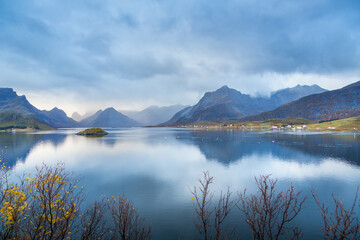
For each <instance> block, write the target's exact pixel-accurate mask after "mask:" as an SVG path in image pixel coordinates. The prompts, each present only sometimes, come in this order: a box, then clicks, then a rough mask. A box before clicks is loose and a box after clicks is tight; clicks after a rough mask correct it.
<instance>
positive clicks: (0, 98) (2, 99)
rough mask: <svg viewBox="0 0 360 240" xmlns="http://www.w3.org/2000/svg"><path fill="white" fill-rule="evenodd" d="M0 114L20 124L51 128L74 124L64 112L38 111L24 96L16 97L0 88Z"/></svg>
mask: <svg viewBox="0 0 360 240" xmlns="http://www.w3.org/2000/svg"><path fill="white" fill-rule="evenodd" d="M0 112H1V113H2V118H3V120H2V121H3V122H4V121H5V120H4V119H9V118H10V119H11V118H12V119H16V121H17V122H19V121H20V122H21V123H22V124H25V123H29V124H30V125H33V122H34V123H35V122H36V123H38V124H40V123H42V124H44V125H48V126H51V127H73V126H76V122H75V121H74V120H73V119H71V118H68V117H67V116H66V114H65V112H64V111H62V110H60V109H58V108H54V109H52V110H51V111H45V110H44V111H40V110H39V109H37V108H36V107H34V106H33V105H31V104H30V103H29V101H28V100H27V99H26V97H25V96H18V95H17V94H16V92H15V91H14V90H13V89H11V88H0Z"/></svg>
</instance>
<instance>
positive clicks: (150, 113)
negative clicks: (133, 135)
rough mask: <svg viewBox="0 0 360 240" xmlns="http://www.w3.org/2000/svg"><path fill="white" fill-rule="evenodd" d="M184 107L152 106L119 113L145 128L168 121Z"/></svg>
mask: <svg viewBox="0 0 360 240" xmlns="http://www.w3.org/2000/svg"><path fill="white" fill-rule="evenodd" d="M185 107H187V106H185V105H181V104H177V105H171V106H164V107H159V106H155V105H152V106H150V107H147V108H145V109H144V110H141V111H120V112H122V113H123V114H125V115H126V116H128V117H130V118H132V119H134V120H135V121H137V122H139V123H140V124H142V125H145V126H155V125H158V124H160V123H163V122H165V121H167V120H169V119H170V118H171V117H172V116H174V114H175V113H177V112H178V111H180V110H181V109H184V108H185Z"/></svg>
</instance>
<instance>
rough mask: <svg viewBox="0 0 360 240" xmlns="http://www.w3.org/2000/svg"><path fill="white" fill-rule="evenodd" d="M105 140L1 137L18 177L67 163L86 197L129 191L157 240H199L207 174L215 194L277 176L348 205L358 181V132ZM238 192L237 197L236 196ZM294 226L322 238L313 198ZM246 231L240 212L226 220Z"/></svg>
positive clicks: (151, 133) (143, 135)
mask: <svg viewBox="0 0 360 240" xmlns="http://www.w3.org/2000/svg"><path fill="white" fill-rule="evenodd" d="M106 130H107V131H108V132H109V133H110V134H109V135H107V136H105V137H103V138H87V137H82V136H76V135H74V134H75V133H76V132H78V131H79V129H62V130H56V131H48V132H35V133H16V134H11V133H10V134H7V133H1V134H0V148H2V149H5V153H6V158H7V160H8V161H9V162H10V164H11V165H12V166H13V168H14V169H15V170H16V171H17V172H18V173H21V172H31V171H33V169H34V167H35V165H38V164H40V163H41V162H46V163H49V164H54V163H56V161H59V160H60V161H63V162H65V163H66V166H67V168H68V169H70V170H72V171H74V172H75V173H76V174H78V175H81V176H82V184H83V185H84V187H85V189H86V192H87V194H88V198H87V199H88V200H92V199H96V198H99V197H100V196H101V195H107V196H111V195H116V194H117V193H122V194H125V195H126V196H127V197H128V198H129V199H131V200H132V201H133V202H134V203H135V205H136V206H137V208H138V209H139V212H140V215H141V216H143V217H145V218H146V221H147V222H148V223H150V224H151V226H152V230H153V237H154V239H179V238H180V239H194V238H196V233H197V232H196V229H195V227H194V224H193V223H194V215H193V208H192V201H193V200H192V199H191V194H190V192H189V188H191V187H192V186H194V185H195V184H197V179H198V178H200V177H201V176H202V172H203V171H205V170H209V172H210V174H211V175H212V176H214V184H213V186H212V188H213V190H215V191H216V192H219V191H220V190H221V189H226V187H227V186H230V188H231V189H232V190H233V191H234V192H235V193H236V192H237V191H239V190H240V191H241V190H243V189H244V188H245V187H246V188H248V189H249V191H250V192H254V191H255V186H254V176H259V175H260V174H272V175H273V176H274V177H277V178H278V179H279V184H280V185H279V187H280V188H284V187H286V186H288V184H289V183H290V182H293V183H294V184H295V185H296V186H297V189H299V190H302V191H303V192H304V193H305V194H307V195H309V193H310V188H312V189H314V190H316V191H317V192H318V193H319V195H320V196H321V200H323V201H330V195H331V193H334V194H335V195H336V196H338V197H339V198H341V199H343V200H344V202H345V203H348V202H350V201H351V200H352V199H353V197H354V195H355V192H356V188H357V186H358V185H359V183H360V181H359V180H360V135H354V134H330V133H327V134H326V133H322V134H305V135H304V134H286V133H275V132H273V133H269V132H237V131H200V130H185V129H171V128H132V129H106ZM234 195H236V194H234ZM296 224H297V225H298V226H300V227H301V228H303V229H304V232H305V234H304V239H314V238H317V239H319V238H320V237H321V235H320V231H319V227H320V226H321V218H320V215H319V213H318V212H317V209H316V207H315V206H314V201H313V200H312V198H311V197H310V195H309V198H308V200H307V202H306V209H305V210H304V211H303V212H302V213H301V215H300V216H299V217H298V219H297V222H296ZM228 225H229V226H230V227H231V228H235V229H236V231H238V232H239V233H241V235H242V236H243V238H242V239H246V238H247V236H249V235H248V234H249V231H248V229H247V227H246V225H245V224H244V222H243V220H242V219H241V216H240V214H239V213H238V211H237V210H234V212H233V215H232V216H231V218H230V219H229V221H228Z"/></svg>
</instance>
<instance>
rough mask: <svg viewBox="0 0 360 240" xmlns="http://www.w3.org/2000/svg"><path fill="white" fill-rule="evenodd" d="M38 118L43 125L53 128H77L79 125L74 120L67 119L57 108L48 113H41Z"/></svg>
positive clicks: (44, 111)
mask: <svg viewBox="0 0 360 240" xmlns="http://www.w3.org/2000/svg"><path fill="white" fill-rule="evenodd" d="M41 115H42V116H41ZM43 116H45V117H43ZM40 118H41V119H42V120H43V121H44V122H45V123H47V124H49V125H50V126H54V127H77V126H78V125H79V124H78V123H77V122H76V121H75V120H74V119H72V118H69V117H68V116H67V115H66V113H65V112H64V111H63V110H61V109H58V108H57V107H55V108H53V109H52V110H50V111H46V110H43V111H41V114H40Z"/></svg>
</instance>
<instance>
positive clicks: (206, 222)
mask: <svg viewBox="0 0 360 240" xmlns="http://www.w3.org/2000/svg"><path fill="white" fill-rule="evenodd" d="M199 183H200V186H198V187H197V186H194V188H193V190H192V191H191V193H192V195H193V199H194V200H195V203H194V209H195V213H196V216H197V222H196V223H195V225H196V228H197V229H198V231H199V233H200V235H201V237H202V239H204V240H208V239H212V238H213V234H212V233H213V232H215V239H217V240H218V239H226V238H227V237H226V234H224V233H223V232H224V231H223V226H222V224H223V222H224V221H225V219H226V217H227V216H228V215H229V214H230V212H231V210H232V209H233V207H234V205H235V204H234V201H233V200H231V192H230V189H229V188H228V189H227V192H226V193H225V194H223V192H221V193H220V197H219V200H218V203H217V205H216V206H213V204H212V200H213V196H214V192H212V191H210V185H211V184H212V183H213V177H211V176H210V174H209V172H208V171H206V172H204V176H203V179H199ZM213 213H215V217H214V230H213V228H212V224H211V222H212V214H213Z"/></svg>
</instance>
